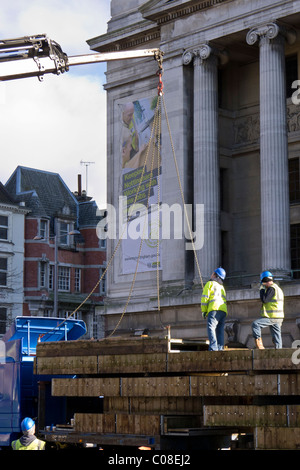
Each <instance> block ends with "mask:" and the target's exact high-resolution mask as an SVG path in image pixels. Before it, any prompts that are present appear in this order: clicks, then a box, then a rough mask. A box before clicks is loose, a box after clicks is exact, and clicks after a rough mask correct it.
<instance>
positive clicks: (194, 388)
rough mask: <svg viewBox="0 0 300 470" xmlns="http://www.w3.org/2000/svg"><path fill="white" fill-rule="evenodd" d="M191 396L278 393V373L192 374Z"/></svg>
mask: <svg viewBox="0 0 300 470" xmlns="http://www.w3.org/2000/svg"><path fill="white" fill-rule="evenodd" d="M190 381H191V388H190V389H191V396H220V397H224V396H227V397H229V396H254V395H277V393H278V384H277V381H278V378H277V374H266V375H245V374H243V375H242V374H233V375H226V376H213V377H210V376H191V377H190Z"/></svg>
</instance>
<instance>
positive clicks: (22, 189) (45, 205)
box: [0, 166, 101, 228]
mask: <svg viewBox="0 0 300 470" xmlns="http://www.w3.org/2000/svg"><path fill="white" fill-rule="evenodd" d="M4 190H5V192H6V193H7V195H8V196H9V197H11V198H14V199H15V202H21V201H23V202H24V203H25V206H26V207H27V208H28V209H30V215H31V217H39V218H40V217H44V218H49V219H50V220H53V219H54V218H56V217H63V218H69V219H70V220H73V221H74V222H76V221H77V223H78V225H79V228H80V227H86V226H96V225H97V223H98V222H99V220H100V219H101V216H97V215H96V213H97V204H96V202H95V201H91V200H89V199H90V198H88V200H87V201H78V200H77V198H76V197H75V196H74V194H73V193H72V192H71V191H70V189H69V188H68V186H67V185H66V184H65V182H64V181H63V179H62V178H61V176H60V175H59V174H58V173H52V172H49V171H44V170H37V169H33V168H27V167H23V166H18V167H17V168H16V170H15V171H14V173H13V174H12V175H11V177H10V178H9V180H8V181H7V183H6V185H5V187H4ZM0 197H1V194H0Z"/></svg>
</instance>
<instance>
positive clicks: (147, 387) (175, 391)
mask: <svg viewBox="0 0 300 470" xmlns="http://www.w3.org/2000/svg"><path fill="white" fill-rule="evenodd" d="M122 396H124V397H125V396H134V397H140V396H145V397H165V396H172V397H178V396H183V397H184V396H189V377H188V376H186V377H123V378H122Z"/></svg>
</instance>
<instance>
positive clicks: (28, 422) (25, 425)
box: [21, 418, 35, 431]
mask: <svg viewBox="0 0 300 470" xmlns="http://www.w3.org/2000/svg"><path fill="white" fill-rule="evenodd" d="M34 425H35V422H34V421H33V419H31V418H24V419H23V421H22V423H21V429H22V431H29V429H31V428H32V427H33V426H34Z"/></svg>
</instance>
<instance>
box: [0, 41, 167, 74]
mask: <svg viewBox="0 0 300 470" xmlns="http://www.w3.org/2000/svg"><path fill="white" fill-rule="evenodd" d="M162 55H163V53H162V52H161V51H160V50H159V49H141V50H133V51H117V52H107V53H96V54H85V55H77V56H70V57H69V56H68V55H67V54H66V53H65V52H63V50H62V48H61V46H60V45H59V44H58V43H57V42H55V41H53V40H51V39H49V38H48V36H47V35H46V34H39V35H36V36H25V37H21V38H14V39H3V40H0V81H6V80H15V79H18V78H27V77H38V79H39V80H43V76H44V75H45V74H49V73H52V74H56V75H60V74H62V73H64V72H67V71H68V70H69V67H72V66H73V65H84V64H93V63H98V62H107V61H111V60H120V59H133V58H141V57H149V56H150V57H151V56H152V57H153V58H154V59H156V60H157V61H158V62H159V61H161V59H162Z"/></svg>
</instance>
